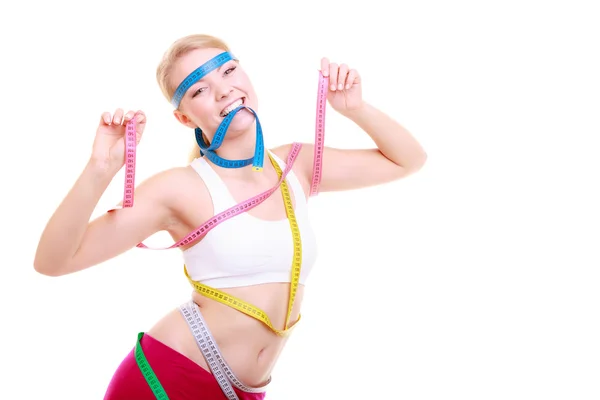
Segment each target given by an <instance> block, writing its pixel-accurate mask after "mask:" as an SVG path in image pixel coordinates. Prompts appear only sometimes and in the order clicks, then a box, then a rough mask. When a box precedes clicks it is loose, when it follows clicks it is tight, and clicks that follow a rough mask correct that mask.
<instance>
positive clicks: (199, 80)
mask: <svg viewBox="0 0 600 400" xmlns="http://www.w3.org/2000/svg"><path fill="white" fill-rule="evenodd" d="M225 65H227V62H225V63H223V64H221V66H219V67H218V68H217V72H221V68H223V67H224V66H225ZM203 79H204V77H202V78H200V79H198V80H197V81H196V82H194V84H193V85H191V86H190V87H189V89H191V88H193V87H194V86H196V85H197V84H198V83H200V82H202V80H203ZM189 89H188V91H189V92H191V93H192V95H193V94H194V93H195V92H196V91H194V90H189Z"/></svg>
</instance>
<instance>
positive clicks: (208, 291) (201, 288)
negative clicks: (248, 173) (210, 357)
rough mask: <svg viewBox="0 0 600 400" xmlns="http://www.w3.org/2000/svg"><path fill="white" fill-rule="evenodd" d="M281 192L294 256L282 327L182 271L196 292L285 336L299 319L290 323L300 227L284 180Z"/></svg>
mask: <svg viewBox="0 0 600 400" xmlns="http://www.w3.org/2000/svg"><path fill="white" fill-rule="evenodd" d="M268 156H269V159H270V160H271V164H273V167H274V168H275V171H277V175H278V177H279V179H281V175H282V171H281V168H280V167H279V165H278V164H277V162H275V160H274V159H273V157H272V156H271V154H268ZM281 194H282V195H283V201H284V203H285V213H286V214H287V218H288V220H289V222H290V227H291V228H292V239H293V241H294V256H293V259H292V274H291V283H290V297H289V301H288V310H287V315H286V317H285V323H284V327H283V329H276V328H275V327H274V326H273V324H272V323H271V320H270V319H269V317H268V316H267V314H266V313H265V312H264V311H263V310H261V309H260V308H258V307H255V306H253V305H251V304H249V303H247V302H245V301H244V300H242V299H240V298H237V297H235V296H232V295H230V294H227V293H225V292H222V291H220V290H218V289H215V288H212V287H210V286H208V285H205V284H203V283H200V282H198V281H195V280H193V279H192V278H191V277H190V275H189V274H188V272H187V268H186V266H185V265H184V266H183V271H184V273H185V276H186V277H187V278H188V281H189V282H190V284H191V285H192V286H193V287H194V290H195V291H196V292H198V293H200V294H201V295H203V296H205V297H208V298H210V299H213V300H216V301H218V302H220V303H222V304H225V305H227V306H229V307H232V308H235V309H236V310H238V311H241V312H243V313H244V314H246V315H249V316H250V317H252V318H255V319H257V320H259V321H260V322H262V323H264V324H265V325H266V326H267V327H269V329H271V330H272V331H273V332H275V333H276V334H277V335H279V336H287V335H289V334H290V333H291V330H292V328H293V327H294V326H296V323H297V322H298V321H300V315H298V319H297V320H296V321H295V322H293V323H292V324H291V325H290V315H291V314H292V308H293V307H294V300H295V298H296V293H297V291H298V281H299V280H300V269H301V266H302V242H301V238H300V229H299V228H298V222H297V221H296V214H295V213H294V206H293V204H292V198H291V197H290V192H289V189H288V186H287V183H286V182H285V180H283V181H282V182H281ZM296 201H299V199H296Z"/></svg>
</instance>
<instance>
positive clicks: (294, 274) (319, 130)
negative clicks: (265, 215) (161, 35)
mask: <svg viewBox="0 0 600 400" xmlns="http://www.w3.org/2000/svg"><path fill="white" fill-rule="evenodd" d="M319 75H320V76H319V91H318V95H317V113H316V121H315V145H314V161H313V176H312V181H311V186H310V196H314V195H316V194H318V187H319V184H320V180H321V173H322V166H323V164H322V160H323V148H324V131H325V109H326V95H327V81H328V79H327V78H325V77H323V75H322V74H319ZM242 108H244V107H243V106H240V107H237V108H236V109H235V110H233V111H232V112H231V113H230V114H228V116H227V117H229V119H228V120H227V118H226V119H225V120H224V121H223V123H222V124H221V126H220V127H219V129H220V132H222V133H221V134H220V136H217V135H215V137H216V140H215V138H213V143H212V144H211V145H209V146H207V145H206V144H205V143H204V142H203V140H201V139H202V138H201V136H202V132H201V131H199V130H196V140H197V141H198V145H199V146H200V147H201V150H203V151H204V153H205V154H206V155H207V157H208V158H209V159H210V160H211V161H212V162H214V163H215V164H217V165H221V166H223V167H226V168H240V167H242V166H245V165H249V164H250V163H251V162H252V163H253V169H254V170H261V169H262V164H261V163H259V162H257V160H258V159H260V160H262V159H263V158H264V155H263V154H264V153H262V154H261V152H263V151H264V147H263V146H264V144H263V139H262V129H261V127H260V122H259V121H258V117H257V116H256V113H255V112H254V111H253V110H251V109H250V108H248V107H246V108H248V109H249V110H250V111H251V112H252V113H253V114H254V115H255V117H256V121H257V138H256V141H257V144H256V149H255V156H254V157H253V158H250V159H248V160H233V161H231V160H224V159H222V158H220V157H218V156H216V153H214V151H213V152H212V153H211V151H212V150H213V149H214V148H217V147H219V146H220V143H221V142H222V139H223V137H224V134H225V132H226V130H227V127H228V125H229V122H230V121H231V119H232V118H233V116H234V115H235V113H237V112H238V111H239V110H241V109H242ZM221 127H224V128H223V129H221ZM125 143H126V144H125V146H126V152H125V159H126V161H125V190H124V196H123V205H122V208H126V207H132V206H133V203H134V190H135V158H136V143H137V141H136V124H135V118H134V119H133V120H132V121H130V122H129V123H128V124H127V127H126V135H125ZM211 147H212V148H211ZM300 148H301V145H300V144H298V143H293V145H292V150H291V151H290V155H289V156H288V160H287V162H286V168H285V170H284V171H283V172H282V171H281V169H280V168H279V166H278V164H277V163H276V162H275V161H274V160H273V158H272V157H271V155H270V154H269V158H270V160H271V163H272V164H273V166H274V168H275V169H276V171H277V174H278V176H279V181H278V182H277V184H276V185H275V186H274V187H272V188H271V189H269V190H267V191H265V192H263V193H261V194H259V195H257V196H255V197H253V198H251V199H249V200H246V201H244V202H242V203H240V204H238V205H236V206H234V207H231V208H230V209H228V210H225V211H223V212H222V213H219V214H218V215H215V216H213V218H211V219H210V220H209V221H207V222H205V223H204V224H203V225H201V226H200V227H198V228H197V229H196V230H194V231H192V232H191V233H190V234H188V235H187V236H186V237H185V238H183V239H182V240H180V241H178V242H177V243H175V244H173V245H172V246H169V247H164V248H159V249H170V248H175V247H179V246H182V245H185V244H190V243H193V242H195V241H197V240H199V239H200V238H201V237H203V236H205V235H206V234H207V233H208V232H209V231H210V230H211V229H213V228H214V227H216V226H217V225H218V224H220V223H221V222H223V221H225V220H227V219H229V218H232V217H234V216H235V215H238V214H240V213H243V212H246V211H248V210H250V209H252V208H254V207H256V206H257V205H259V204H260V203H262V202H263V201H264V200H265V199H267V198H268V197H269V196H270V195H271V194H273V192H274V191H275V190H276V189H277V188H278V187H279V186H281V191H282V196H283V198H284V203H285V207H286V214H287V216H288V220H289V221H290V227H291V230H292V237H293V241H294V256H293V266H292V271H291V285H290V297H289V301H288V309H287V313H286V319H285V323H284V327H283V329H276V328H275V327H274V326H273V325H272V323H271V322H270V320H269V318H268V316H267V315H266V313H265V312H264V311H262V310H260V309H259V308H257V307H255V306H252V305H251V304H248V303H247V302H245V301H243V300H241V299H238V298H235V297H234V296H231V295H228V294H227V293H224V292H222V291H219V290H217V289H214V288H211V287H209V286H207V285H204V284H202V283H200V282H196V281H193V280H192V279H191V277H190V276H189V275H188V273H187V269H186V268H185V266H184V273H185V275H186V277H187V278H188V280H189V281H190V283H191V284H192V286H193V287H194V289H195V290H196V291H197V292H198V293H200V294H202V295H204V296H206V297H209V298H212V299H214V300H216V301H219V302H221V303H223V304H226V305H228V306H230V307H232V308H235V309H237V310H238V311H241V312H243V313H245V314H247V315H249V316H251V317H253V318H255V319H257V320H259V321H261V322H263V323H264V324H265V325H267V326H268V327H269V328H270V329H271V330H272V331H273V332H275V333H276V334H278V335H280V336H285V335H287V334H289V333H290V330H291V329H292V328H293V327H294V326H295V325H296V323H297V322H298V321H299V320H300V316H299V317H298V319H297V320H296V321H295V322H294V323H293V324H292V325H291V326H290V325H289V322H290V321H289V320H290V315H291V311H292V308H293V304H294V300H295V296H296V293H297V286H298V282H299V278H300V270H301V260H302V251H301V241H300V232H299V229H298V225H297V222H296V219H295V213H294V209H293V205H292V202H291V197H290V195H289V190H288V188H287V184H286V182H285V178H286V176H287V174H288V173H289V171H290V170H291V168H292V165H293V163H294V161H295V158H296V157H297V155H298V153H299V151H300ZM113 210H114V209H113ZM110 211H112V210H110ZM137 247H139V248H146V249H151V247H148V246H146V245H144V244H143V243H139V244H138V245H137ZM154 249H156V248H154ZM139 353H142V355H141V356H140V354H139ZM136 360H137V362H138V366H139V368H140V370H142V372H143V373H144V376H145V377H146V379H147V380H148V383H149V384H150V386H151V388H152V390H153V392H154V393H155V394H156V395H157V398H163V399H167V397H166V394H165V393H164V390H163V391H162V393H161V389H162V387H161V386H160V383H159V382H158V380H157V379H156V377H155V376H154V377H153V376H152V375H153V374H152V370H151V368H149V365H148V364H147V362H146V363H145V364H144V362H145V358H144V357H143V352H142V351H141V347H140V346H139V337H138V346H137V347H136Z"/></svg>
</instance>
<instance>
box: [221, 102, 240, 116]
mask: <svg viewBox="0 0 600 400" xmlns="http://www.w3.org/2000/svg"><path fill="white" fill-rule="evenodd" d="M242 104H243V100H242V99H239V100H237V101H236V102H234V103H233V104H231V105H230V106H228V107H225V109H224V110H223V111H221V116H222V117H226V116H227V114H229V113H230V112H232V111H233V110H235V109H236V108H238V107H239V106H241V105H242Z"/></svg>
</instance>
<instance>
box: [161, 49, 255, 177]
mask: <svg viewBox="0 0 600 400" xmlns="http://www.w3.org/2000/svg"><path fill="white" fill-rule="evenodd" d="M231 60H237V58H235V57H234V56H233V55H232V54H231V53H229V52H227V51H225V52H223V53H221V54H219V55H217V56H215V57H213V58H212V59H210V60H208V61H207V62H205V63H204V64H202V65H201V66H200V67H198V68H197V69H195V70H194V71H193V72H192V73H190V74H189V75H188V76H187V77H186V78H185V79H184V80H183V82H181V83H180V84H179V86H178V87H177V89H176V90H175V94H174V95H173V98H172V99H171V104H173V106H174V107H175V108H179V104H180V103H181V99H182V98H183V96H184V94H185V93H186V92H187V91H188V89H189V88H190V87H191V86H192V85H193V84H194V83H196V82H198V81H199V80H200V79H202V78H203V77H204V76H206V75H207V74H208V73H210V72H212V71H213V70H215V69H216V68H219V67H220V66H221V65H223V64H225V63H226V62H228V61H231ZM244 108H245V109H247V110H249V111H250V112H252V114H254V117H255V118H256V145H255V148H254V156H253V157H250V158H248V159H245V160H227V159H224V158H222V157H220V156H219V155H217V153H216V152H215V150H217V149H218V148H219V147H220V146H221V144H222V143H223V139H224V138H225V134H226V133H227V129H228V128H229V124H230V123H231V120H232V119H233V117H234V116H235V115H236V114H237V113H238V112H239V111H240V110H242V109H244ZM195 134H196V142H197V143H198V146H199V147H200V155H201V156H206V158H208V159H209V160H210V161H211V162H213V163H214V164H216V165H218V166H220V167H223V168H242V167H245V166H247V165H250V164H252V169H253V170H254V171H261V170H262V169H263V161H264V156H265V148H264V140H263V133H262V127H261V125H260V121H259V120H258V115H256V112H255V111H254V110H253V109H251V108H250V107H247V106H243V105H241V106H239V107H237V108H236V109H235V110H233V111H231V112H230V113H229V114H227V116H226V117H225V118H224V119H223V121H221V124H220V125H219V127H218V128H217V131H216V132H215V135H214V137H213V140H212V143H211V144H210V145H208V146H207V145H206V143H204V139H203V138H202V130H201V129H200V128H196V129H195Z"/></svg>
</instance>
